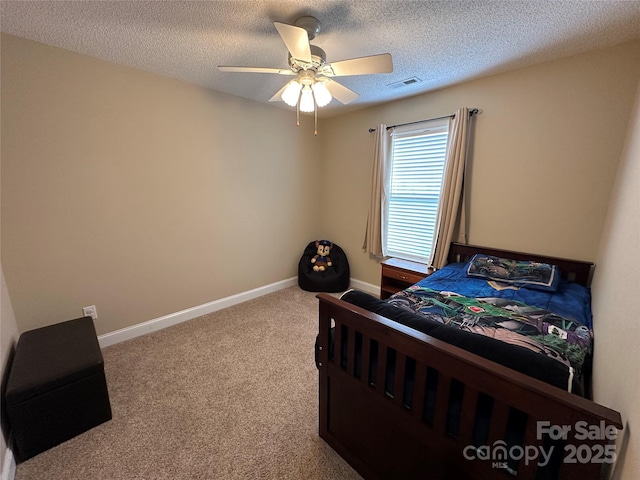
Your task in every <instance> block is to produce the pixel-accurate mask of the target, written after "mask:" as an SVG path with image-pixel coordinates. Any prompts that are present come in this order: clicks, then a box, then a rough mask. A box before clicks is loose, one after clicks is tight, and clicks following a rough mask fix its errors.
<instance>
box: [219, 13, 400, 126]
mask: <svg viewBox="0 0 640 480" xmlns="http://www.w3.org/2000/svg"><path fill="white" fill-rule="evenodd" d="M274 25H275V27H276V30H277V31H278V33H279V34H280V37H281V38H282V41H283V42H284V44H285V45H286V47H287V49H288V50H289V68H288V69H286V68H264V67H229V66H219V67H218V69H219V70H221V71H223V72H239V73H276V74H279V75H290V76H295V77H296V78H294V79H293V80H291V81H289V82H288V83H287V84H286V85H284V86H283V87H282V88H281V89H280V90H279V91H278V92H277V93H276V94H275V95H274V96H273V97H271V98H270V99H269V101H270V102H275V101H280V100H282V101H284V102H285V103H286V104H287V105H290V106H292V107H295V106H297V111H298V122H297V124H298V125H300V120H299V119H300V116H299V112H301V111H302V112H315V114H316V125H317V113H318V112H317V107H324V106H325V105H327V104H328V103H329V102H330V101H331V100H332V98H335V99H336V100H338V101H339V102H341V103H343V104H347V103H350V102H352V101H354V100H355V99H356V98H358V94H357V93H356V92H354V91H353V90H350V89H348V88H347V87H345V86H344V85H341V84H340V83H338V82H336V81H335V80H332V78H331V77H343V76H348V75H368V74H374V73H391V72H393V62H392V60H391V55H390V54H388V53H383V54H380V55H371V56H368V57H360V58H352V59H349V60H341V61H338V62H333V63H326V60H327V55H326V54H325V52H324V50H322V49H321V48H320V47H317V46H316V45H311V43H310V41H311V40H313V39H314V38H315V37H316V35H317V34H318V33H320V26H321V24H320V21H319V20H318V19H317V18H315V17H311V16H304V17H300V18H299V19H298V20H296V22H295V25H288V24H286V23H280V22H274ZM314 133H315V134H316V135H317V134H318V132H317V127H316V131H315V132H314Z"/></svg>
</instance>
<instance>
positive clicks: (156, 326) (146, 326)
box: [2, 277, 298, 480]
mask: <svg viewBox="0 0 640 480" xmlns="http://www.w3.org/2000/svg"><path fill="white" fill-rule="evenodd" d="M297 284H298V277H291V278H288V279H286V280H281V281H279V282H276V283H272V284H270V285H265V286H263V287H258V288H254V289H253V290H248V291H246V292H242V293H238V294H236V295H231V296H230V297H225V298H221V299H219V300H214V301H212V302H208V303H204V304H202V305H198V306H196V307H191V308H187V309H186V310H182V311H180V312H176V313H171V314H169V315H165V316H164V317H159V318H155V319H153V320H148V321H146V322H142V323H138V324H137V325H132V326H131V327H126V328H122V329H120V330H116V331H115V332H110V333H105V334H103V335H100V336H98V342H99V343H100V347H102V348H104V347H108V346H109V345H115V344H116V343H120V342H124V341H125V340H130V339H132V338H136V337H139V336H141V335H146V334H147V333H151V332H155V331H158V330H162V329H163V328H167V327H170V326H172V325H177V324H178V323H182V322H186V321H187V320H192V319H194V318H197V317H200V316H202V315H207V314H209V313H212V312H216V311H218V310H222V309H223V308H227V307H231V306H233V305H237V304H239V303H242V302H246V301H248V300H252V299H254V298H258V297H261V296H263V295H267V294H269V293H273V292H276V291H278V290H282V289H283V288H288V287H292V286H294V285H297ZM2 480H4V479H2Z"/></svg>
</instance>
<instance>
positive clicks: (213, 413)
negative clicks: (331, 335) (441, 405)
mask: <svg viewBox="0 0 640 480" xmlns="http://www.w3.org/2000/svg"><path fill="white" fill-rule="evenodd" d="M317 329H318V326H317V299H316V298H315V294H313V293H309V292H305V291H302V290H300V289H299V288H298V287H291V288H287V289H285V290H282V291H279V292H276V293H273V294H270V295H267V296H264V297H261V298H258V299H255V300H252V301H249V302H245V303H243V304H241V305H236V306H234V307H231V308H227V309H225V310H221V311H219V312H215V313H213V314H210V315H206V316H203V317H199V318H197V319H194V320H191V321H189V322H185V323H182V324H180V325H176V326H174V327H170V328H167V329H164V330H161V331H159V332H155V333H152V334H149V335H146V336H144V337H139V338H136V339H133V340H130V341H127V342H123V343H121V344H118V345H114V346H111V347H107V348H106V349H104V352H103V354H104V360H105V370H106V376H107V383H108V388H109V394H110V398H111V406H112V410H113V419H112V420H111V421H109V422H107V423H105V424H103V425H100V426H98V427H96V428H94V429H92V430H90V431H88V432H86V433H83V434H82V435H80V436H78V437H76V438H73V439H71V440H69V441H67V442H65V443H63V444H62V445H59V446H57V447H55V448H53V449H51V450H48V451H46V452H44V453H42V454H40V455H38V456H36V457H34V458H32V459H30V460H27V461H26V462H24V463H22V464H20V465H18V468H17V473H16V480H36V479H37V480H42V479H48V480H57V479H65V480H74V479H78V480H80V479H82V480H93V479H100V480H102V479H109V480H119V479H127V480H129V479H144V480H148V479H175V480H179V479H190V480H191V479H203V480H204V479H206V480H215V479H225V480H227V479H278V480H282V479H295V480H299V479H300V480H301V479H305V480H306V479H309V480H314V479H318V480H320V479H322V480H333V479H335V480H340V479H360V478H361V477H360V476H359V475H358V474H357V473H356V472H355V471H354V470H353V469H351V467H349V465H347V464H346V462H345V461H344V460H342V458H341V457H339V456H338V455H337V454H336V453H335V452H334V451H333V450H332V449H331V448H330V447H329V446H328V445H327V444H325V443H324V442H323V441H322V440H321V439H320V438H319V437H318V373H317V370H316V368H315V364H314V359H313V345H314V341H315V335H316V332H317Z"/></svg>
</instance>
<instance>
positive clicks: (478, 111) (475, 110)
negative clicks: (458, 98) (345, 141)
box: [369, 108, 480, 133]
mask: <svg viewBox="0 0 640 480" xmlns="http://www.w3.org/2000/svg"><path fill="white" fill-rule="evenodd" d="M478 113H480V110H478V109H477V108H472V109H471V110H469V116H470V117H472V116H474V115H477V114H478ZM455 116H456V114H455V113H452V114H451V115H444V116H442V117H435V118H428V119H426V120H418V121H417V122H409V123H401V124H399V125H391V126H390V127H387V130H391V129H392V128H395V127H404V126H405V125H414V124H416V123H423V122H430V121H432V120H442V119H443V118H455ZM375 131H376V129H375V128H370V129H369V133H373V132H375Z"/></svg>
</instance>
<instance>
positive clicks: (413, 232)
mask: <svg viewBox="0 0 640 480" xmlns="http://www.w3.org/2000/svg"><path fill="white" fill-rule="evenodd" d="M448 136H449V131H448V120H447V119H445V120H437V121H432V122H428V123H425V124H421V125H420V126H419V127H418V128H416V126H415V125H412V126H411V127H410V129H408V128H407V127H405V128H404V130H403V129H401V128H396V129H395V130H394V132H393V133H392V139H391V163H390V172H389V183H388V185H387V192H388V194H387V204H386V214H387V216H386V235H385V234H383V245H384V247H385V255H388V256H392V257H399V258H404V259H407V260H415V261H418V262H422V263H427V262H428V261H429V257H430V256H431V248H432V243H433V237H434V233H435V227H436V217H437V214H438V203H439V201H440V190H441V187H442V175H443V172H444V164H445V155H446V150H447V139H448Z"/></svg>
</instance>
